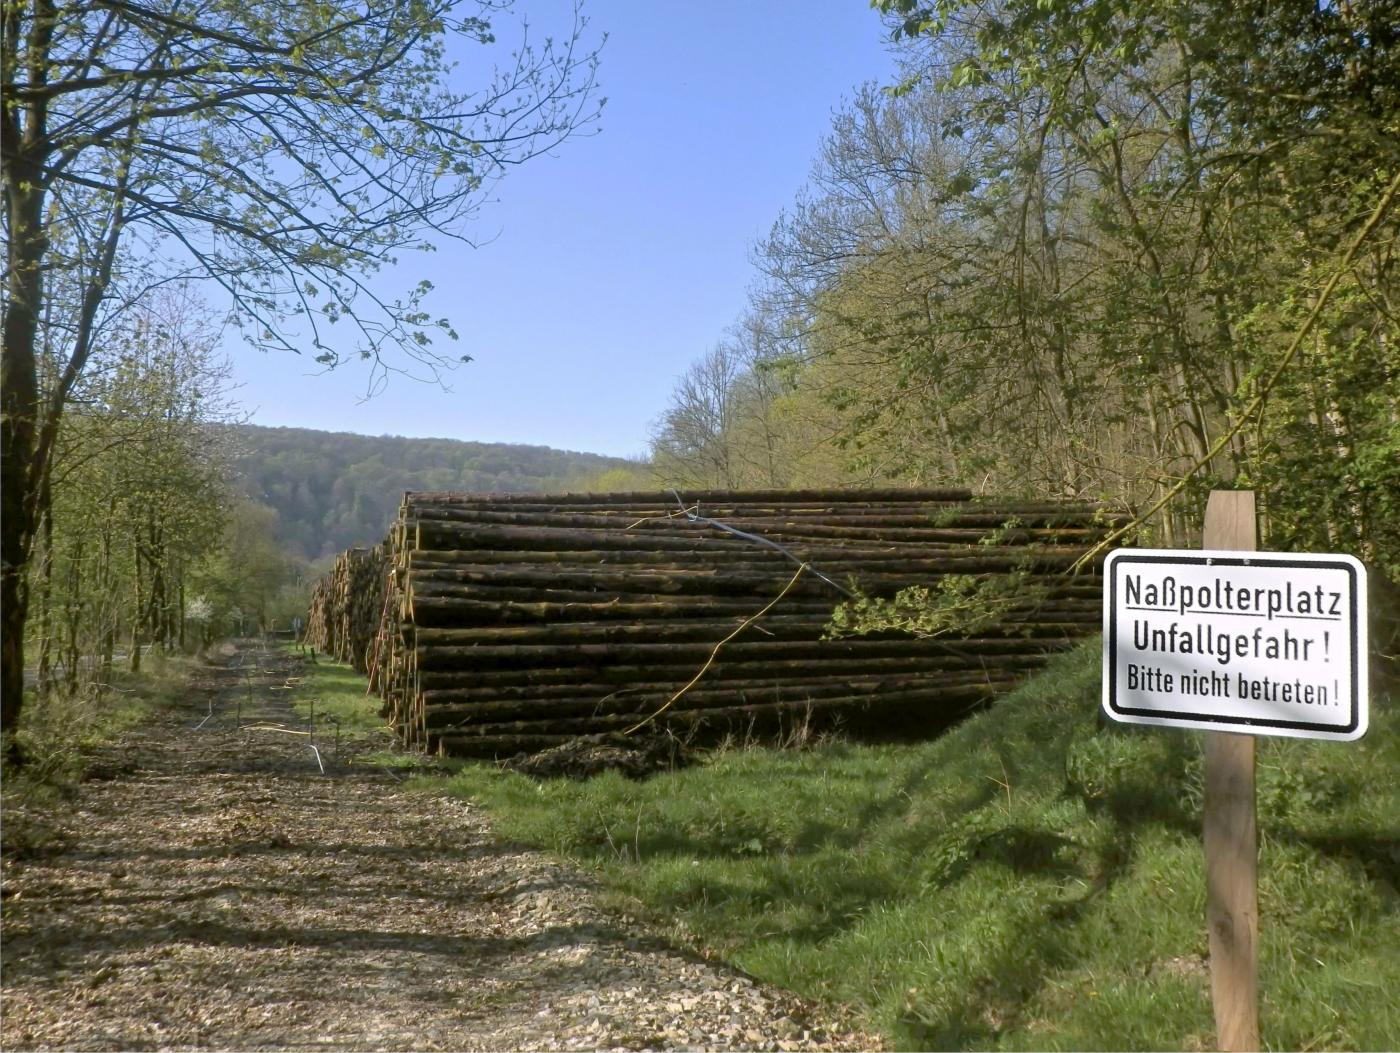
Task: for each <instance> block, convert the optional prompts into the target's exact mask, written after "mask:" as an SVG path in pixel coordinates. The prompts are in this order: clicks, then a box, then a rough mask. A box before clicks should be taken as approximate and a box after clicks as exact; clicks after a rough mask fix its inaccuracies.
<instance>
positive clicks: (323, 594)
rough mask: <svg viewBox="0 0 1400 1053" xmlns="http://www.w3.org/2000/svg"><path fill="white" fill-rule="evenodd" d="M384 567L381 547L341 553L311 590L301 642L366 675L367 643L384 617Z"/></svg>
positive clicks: (386, 580)
mask: <svg viewBox="0 0 1400 1053" xmlns="http://www.w3.org/2000/svg"><path fill="white" fill-rule="evenodd" d="M387 568H388V563H387V562H386V560H385V558H384V546H383V545H375V546H374V548H368V549H365V548H352V549H349V550H348V551H346V552H342V553H341V554H340V555H339V556H338V557H337V558H336V561H335V565H334V566H333V567H332V568H331V569H330V571H329V573H327V574H326V575H325V576H324V577H323V578H321V580H320V581H318V582H317V583H316V585H315V587H314V588H313V589H312V590H311V609H310V610H309V611H308V612H307V618H306V632H305V635H304V636H303V639H304V640H305V642H306V643H308V644H310V645H311V646H312V647H314V648H316V649H317V650H319V651H324V652H325V653H326V654H328V655H330V656H331V657H333V658H335V659H337V660H338V661H341V662H349V663H350V664H351V665H352V666H354V667H355V671H356V672H359V673H364V672H366V671H367V662H368V660H369V654H370V644H371V642H372V641H373V640H374V638H375V637H376V635H377V634H378V633H379V625H380V622H381V621H382V620H383V618H384V616H385V610H384V590H385V586H386V585H387V584H388V578H387Z"/></svg>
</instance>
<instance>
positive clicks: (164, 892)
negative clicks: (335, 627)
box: [0, 645, 878, 1050]
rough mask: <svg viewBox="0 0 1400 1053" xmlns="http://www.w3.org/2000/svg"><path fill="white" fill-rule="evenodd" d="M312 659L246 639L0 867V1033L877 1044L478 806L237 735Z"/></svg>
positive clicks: (47, 1042) (127, 1045) (46, 1039)
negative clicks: (726, 960)
mask: <svg viewBox="0 0 1400 1053" xmlns="http://www.w3.org/2000/svg"><path fill="white" fill-rule="evenodd" d="M294 663H295V659H289V658H286V657H279V656H275V655H269V654H266V653H260V652H258V651H257V650H256V649H255V648H254V647H252V646H251V645H244V646H241V647H239V648H237V649H234V648H228V649H227V652H226V653H225V655H224V656H223V664H222V665H221V666H219V667H216V668H211V669H210V670H209V671H208V675H207V677H206V678H204V680H203V681H202V682H200V683H199V684H197V685H196V689H195V691H194V692H192V694H191V696H190V701H189V704H188V707H187V708H184V709H183V710H179V711H171V712H168V713H165V714H162V715H161V716H160V717H159V718H157V719H156V720H155V721H153V722H152V723H150V724H149V725H147V726H146V727H145V728H143V729H142V730H141V732H140V734H139V735H137V736H133V737H132V738H131V739H130V740H128V741H126V742H124V743H122V744H120V745H119V746H117V747H114V748H112V749H110V750H109V751H107V752H106V753H105V754H104V755H103V756H102V757H100V758H99V759H98V763H97V764H96V765H95V766H94V768H93V772H92V776H93V777H92V778H90V779H89V781H87V782H86V783H84V784H83V786H82V787H81V790H80V792H79V795H78V796H77V798H76V800H74V801H73V802H72V809H71V812H70V813H68V814H67V815H65V816H64V817H62V820H61V821H62V824H63V826H64V827H65V828H66V831H67V838H66V841H67V844H66V846H65V847H64V848H63V849H62V850H61V851H60V852H58V853H57V854H53V855H49V856H47V857H43V858H39V859H32V860H25V861H11V860H7V861H6V863H5V865H4V874H3V894H4V898H3V907H4V914H3V926H4V927H3V948H2V950H3V958H2V959H0V983H3V994H4V1001H3V1018H0V1047H2V1048H4V1049H6V1050H19V1049H209V1048H217V1049H347V1050H351V1049H354V1050H361V1049H425V1050H433V1049H461V1050H468V1049H473V1050H474V1049H681V1048H703V1049H782V1050H806V1049H843V1050H844V1049H868V1048H872V1047H874V1046H875V1045H876V1044H877V1042H878V1040H877V1039H876V1038H875V1037H873V1036H870V1035H866V1034H861V1033H858V1032H852V1031H850V1030H847V1029H844V1028H843V1027H842V1026H841V1025H840V1024H839V1023H838V1022H837V1021H835V1020H833V1019H832V1018H831V1017H830V1016H829V1015H827V1014H825V1013H824V1012H822V1011H821V1010H819V1009H817V1008H816V1007H814V1006H812V1005H810V1004H808V1003H805V1002H803V1001H801V1000H799V999H798V998H796V997H795V996H793V995H791V994H790V993H787V992H784V991H780V990H775V989H772V988H767V987H763V986H761V985H758V984H755V983H753V982H751V981H750V980H748V979H747V978H745V977H744V976H742V975H740V974H737V973H735V972H733V971H732V970H728V969H726V968H724V967H723V966H719V965H716V964H712V963H708V962H704V961H700V960H697V959H695V958H693V957H690V956H687V955H685V954H684V953H681V952H678V951H676V950H674V949H671V948H668V947H666V946H665V945H664V944H662V943H661V942H660V941H658V940H656V939H655V938H653V937H651V936H649V935H648V934H647V933H646V932H645V931H644V930H643V929H642V927H641V926H640V925H639V924H638V923H637V922H636V921H634V920H633V919H630V918H627V917H624V916H619V915H617V914H616V913H609V912H608V911H606V910H604V909H603V908H601V907H600V906H599V904H598V897H597V895H596V889H595V888H594V886H593V885H592V884H591V882H590V880H589V879H588V878H587V877H585V876H583V875H581V874H579V873H577V872H574V871H571V870H569V869H566V868H564V867H561V866H560V865H558V864H557V863H555V862H553V861H551V860H549V859H548V858H546V857H544V856H542V855H540V854H538V853H534V852H527V851H522V850H517V849H515V848H512V847H510V846H506V845H502V844H500V843H499V842H497V841H496V840H494V839H493V838H492V835H491V832H490V828H489V825H488V823H487V821H486V817H485V816H484V815H483V814H482V813H481V812H480V811H479V810H477V809H475V808H473V807H471V806H470V805H466V804H463V803H461V802H459V801H454V800H451V799H447V798H443V797H438V796H435V795H430V794H418V793H407V792H404V791H403V789H402V788H401V783H400V781H399V777H398V776H396V775H394V774H392V773H389V772H386V771H384V770H382V769H374V768H370V767H367V766H357V765H355V764H354V763H353V756H349V755H344V756H341V757H339V758H338V759H333V758H329V757H328V758H327V759H326V764H327V773H326V774H325V775H322V774H321V773H320V772H319V771H318V769H317V765H316V760H315V758H314V757H313V756H312V754H311V751H310V750H308V749H307V747H306V740H305V739H304V738H302V737H299V736H294V735H287V734H282V733H278V732H276V731H273V730H262V731H255V732H249V731H244V730H240V720H241V723H242V725H245V726H246V725H248V724H250V723H260V724H261V725H262V726H263V728H264V729H268V728H270V727H272V726H274V725H278V724H281V725H285V726H287V727H295V726H299V725H295V724H294V721H293V717H292V714H291V711H290V709H289V707H288V705H287V702H286V697H287V696H286V692H285V691H279V690H278V687H279V686H280V685H281V684H282V683H283V682H284V681H285V678H286V676H287V675H289V674H292V673H294V672H295V671H296V669H295V664H294ZM211 700H212V702H213V705H212V708H211V706H210V702H211ZM211 711H212V713H213V714H214V715H213V717H212V718H210V719H209V720H208V721H207V722H206V723H205V725H204V726H203V727H202V728H198V729H197V730H196V727H195V726H196V725H197V724H199V723H200V721H201V720H203V719H204V717H205V716H206V714H207V713H209V712H211Z"/></svg>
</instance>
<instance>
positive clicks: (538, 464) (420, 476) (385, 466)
mask: <svg viewBox="0 0 1400 1053" xmlns="http://www.w3.org/2000/svg"><path fill="white" fill-rule="evenodd" d="M228 430H229V432H230V433H231V437H232V439H233V446H234V450H235V457H234V463H235V469H236V472H237V474H238V478H239V480H240V482H241V484H242V486H243V489H244V491H245V492H246V493H247V495H248V496H249V497H251V498H252V499H253V500H255V501H259V502H261V503H263V504H265V505H268V506H269V507H271V508H272V509H274V510H275V511H276V512H277V515H278V527H277V534H278V541H279V542H280V543H281V544H282V545H283V547H284V548H285V549H286V551H287V552H288V554H289V555H294V556H299V557H301V558H303V559H306V560H308V561H314V560H317V559H320V558H322V557H325V556H328V555H332V554H334V553H337V552H340V551H342V550H344V549H347V548H350V547H351V546H353V545H373V544H376V543H378V542H379V541H382V540H383V538H384V534H385V532H386V531H387V530H388V527H389V524H390V523H391V522H392V521H393V518H394V516H395V514H396V513H397V511H398V507H399V501H400V499H401V498H402V497H403V492H404V491H405V490H493V491H500V492H516V493H520V492H526V491H534V490H543V491H547V490H567V489H571V488H573V489H578V488H581V487H586V486H587V485H589V484H588V481H589V479H590V478H593V477H597V476H600V475H601V474H602V473H604V472H607V471H609V470H616V469H628V468H629V467H631V468H635V465H633V464H632V462H629V461H626V460H624V459H622V458H620V457H604V456H602V455H601V454H596V453H574V452H572V451H568V450H555V449H551V448H550V447H548V446H518V445H514V444H509V443H489V442H459V441H457V440H455V439H405V438H402V437H399V436H393V435H383V436H379V437H374V436H368V435H352V434H349V433H346V432H329V431H312V430H311V429H309V428H263V427H258V426H255V425H230V426H228Z"/></svg>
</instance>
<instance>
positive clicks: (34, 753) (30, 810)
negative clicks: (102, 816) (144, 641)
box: [0, 652, 196, 857]
mask: <svg viewBox="0 0 1400 1053" xmlns="http://www.w3.org/2000/svg"><path fill="white" fill-rule="evenodd" d="M195 663H196V659H193V658H189V657H186V656H183V655H177V656H162V655H160V654H159V653H158V652H157V653H153V654H151V655H149V656H147V658H146V661H145V663H144V664H143V666H142V669H141V671H140V672H139V673H131V672H127V671H124V670H114V671H113V673H112V679H111V683H109V684H105V685H102V686H101V687H99V686H97V685H86V686H84V687H82V688H80V689H78V690H76V691H72V692H67V691H55V692H50V693H48V694H46V695H43V696H39V695H37V694H34V693H31V692H28V691H26V692H25V695H26V697H25V704H24V708H23V711H22V712H23V719H22V722H21V725H20V729H19V732H18V734H17V735H16V740H17V743H18V746H19V750H20V753H21V754H22V755H23V757H24V758H25V762H24V763H23V764H22V765H14V764H7V765H5V768H4V772H3V782H0V786H3V789H0V793H2V794H3V802H0V812H3V817H4V826H3V836H0V847H2V848H3V851H4V854H5V855H7V856H18V857H23V856H31V855H38V854H42V853H43V852H45V851H47V850H49V849H52V848H55V847H57V846H58V845H59V844H60V843H61V842H62V839H63V836H64V835H63V830H62V826H61V824H60V823H59V822H58V820H57V818H56V816H57V815H58V814H60V811H61V810H60V809H56V808H55V807H54V805H55V804H58V803H62V802H64V801H67V800H68V799H70V798H71V797H72V795H73V792H74V788H75V787H76V786H77V784H78V783H79V782H80V781H81V780H82V779H83V777H84V775H85V774H86V773H87V771H88V768H89V765H90V764H91V761H92V758H93V755H94V754H95V753H96V751H97V750H98V749H99V748H100V747H102V746H103V745H105V744H107V743H109V742H111V741H112V740H113V739H115V738H117V736H119V735H120V734H121V733H122V732H124V731H126V730H128V729H129V728H132V727H134V726H136V725H137V724H139V723H140V722H141V721H142V720H144V719H145V718H146V717H147V715H148V714H150V713H151V712H153V711H154V710H156V709H159V708H161V707H163V706H167V705H170V704H172V703H174V702H175V701H176V700H178V699H179V698H180V697H181V696H182V695H183V693H184V692H185V690H186V689H187V686H188V684H189V680H190V674H191V672H192V670H193V669H194V666H195Z"/></svg>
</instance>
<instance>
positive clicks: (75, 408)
mask: <svg viewBox="0 0 1400 1053" xmlns="http://www.w3.org/2000/svg"><path fill="white" fill-rule="evenodd" d="M126 321H127V325H126V326H124V327H123V328H121V329H120V330H118V331H116V332H114V333H113V334H112V335H111V337H110V338H109V339H108V340H106V341H104V343H103V346H102V347H101V348H100V349H99V350H98V352H97V353H96V354H95V355H94V356H93V359H92V363H91V366H90V368H88V369H87V370H86V371H85V373H84V375H83V377H82V378H81V380H80V382H79V383H77V384H75V386H74V388H73V391H72V394H71V396H70V404H69V407H68V412H67V413H66V414H65V416H64V420H63V423H62V427H61V428H60V429H59V431H58V434H57V438H56V441H55V444H54V452H53V460H52V468H51V471H50V472H49V474H48V476H47V478H46V479H45V487H46V491H47V492H46V493H45V494H44V495H43V502H42V510H41V515H40V519H39V524H38V536H37V538H36V546H35V568H34V570H35V573H34V580H33V583H32V586H31V587H32V588H33V590H34V600H33V603H34V617H33V619H32V621H31V625H30V631H31V635H32V637H33V644H34V648H33V651H34V655H35V679H36V684H37V688H38V690H39V692H40V693H41V694H44V693H47V692H49V691H52V690H54V689H55V688H59V689H65V690H68V691H74V690H77V689H78V688H79V687H81V686H86V685H87V684H89V683H96V684H106V683H109V682H110V679H111V676H110V674H111V671H112V666H113V663H114V659H117V658H118V657H119V658H120V659H121V660H124V661H125V662H126V663H127V664H128V665H129V667H130V668H131V669H137V668H139V667H140V663H141V658H142V654H143V652H144V651H145V650H146V649H148V648H158V649H160V650H161V651H163V652H167V653H168V652H171V651H175V650H186V649H188V650H194V649H197V648H199V647H202V646H204V645H205V644H207V643H208V642H209V641H210V640H211V639H212V638H213V636H214V635H215V634H216V633H222V632H227V631H231V630H237V629H239V628H240V627H243V628H248V627H251V626H253V625H256V624H257V623H258V622H259V621H263V622H265V621H266V620H267V618H268V617H269V615H270V614H271V613H272V611H273V607H272V605H273V604H274V603H275V602H276V601H277V599H278V598H279V596H280V595H282V594H284V593H286V592H287V591H288V589H289V587H294V585H295V572H296V568H295V567H294V566H293V565H292V564H291V563H290V562H289V561H288V560H287V559H285V558H284V557H283V555H282V554H281V552H280V550H279V549H278V548H277V546H276V543H275V541H274V540H273V536H272V534H273V528H274V525H275V524H274V523H273V522H272V520H273V519H274V518H275V513H273V512H272V511H271V509H266V508H259V507H257V506H255V505H253V504H251V503H249V502H247V501H246V500H243V499H240V498H238V497H236V496H234V489H233V479H232V477H231V474H230V470H231V465H232V459H231V454H232V452H233V451H232V450H231V449H230V448H229V445H228V442H227V439H226V433H225V432H223V431H221V430H219V429H217V428H215V427H214V426H213V425H215V424H216V423H218V422H220V421H223V420H226V419H227V417H228V415H229V408H228V406H227V405H226V404H225V402H224V399H223V391H224V389H225V387H226V383H227V368H226V366H225V365H224V363H223V362H222V360H221V359H220V358H219V357H218V355H217V352H216V346H217V336H218V332H217V329H216V328H215V327H214V326H212V325H211V324H210V321H209V318H208V315H207V312H206V311H204V310H203V309H202V308H201V305H200V304H199V302H198V300H197V299H195V297H194V296H193V295H192V294H191V293H190V292H189V290H187V289H183V288H178V287H175V288H170V289H167V290H164V291H163V292H161V293H158V294H156V295H154V296H152V297H150V298H148V299H147V300H146V301H145V302H144V303H143V304H142V305H141V306H140V307H139V308H137V309H134V310H133V311H131V312H129V314H128V315H127V318H126Z"/></svg>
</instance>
